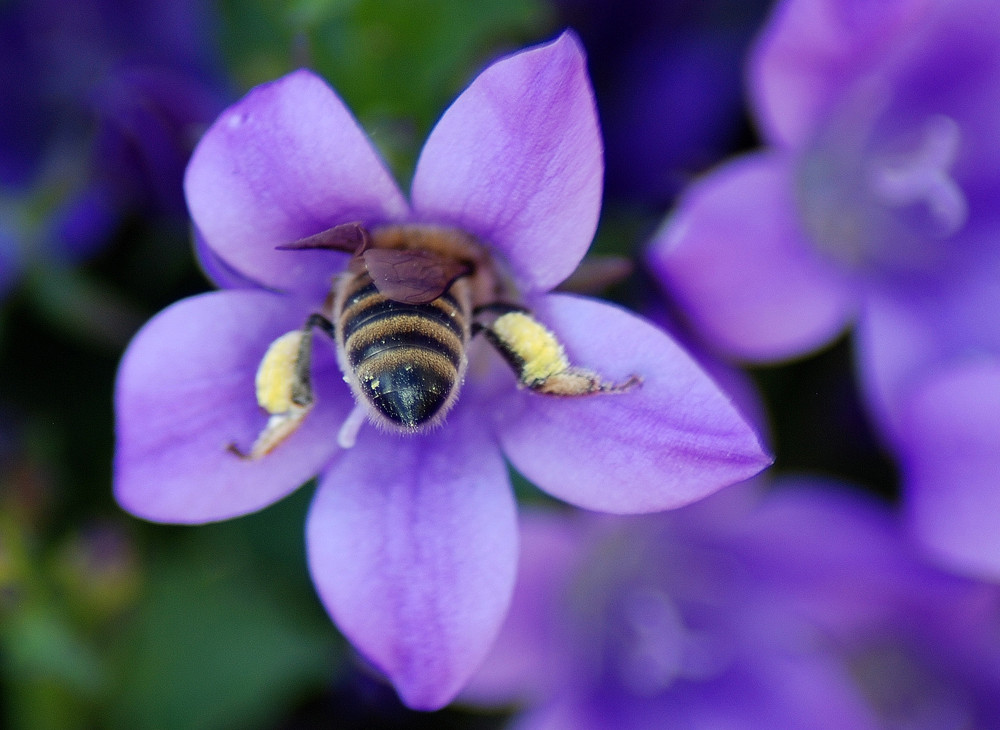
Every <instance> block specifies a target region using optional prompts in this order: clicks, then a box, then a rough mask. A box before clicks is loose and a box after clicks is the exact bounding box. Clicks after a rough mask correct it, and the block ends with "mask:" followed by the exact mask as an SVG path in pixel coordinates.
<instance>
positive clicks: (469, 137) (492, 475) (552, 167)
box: [115, 33, 769, 708]
mask: <svg viewBox="0 0 1000 730" xmlns="http://www.w3.org/2000/svg"><path fill="white" fill-rule="evenodd" d="M601 177H602V154H601V141H600V134H599V129H598V124H597V116H596V113H595V108H594V99H593V94H592V92H591V88H590V84H589V80H588V77H587V73H586V66H585V59H584V56H583V52H582V49H581V48H580V46H579V43H578V41H577V39H576V38H575V36H574V35H573V34H572V33H565V34H563V35H562V36H560V37H559V38H558V39H557V40H555V41H554V42H551V43H548V44H545V45H541V46H537V47H535V48H532V49H529V50H526V51H523V52H521V53H517V54H515V55H512V56H510V57H508V58H505V59H503V60H501V61H498V62H496V63H495V64H493V65H492V66H490V67H488V68H487V69H486V70H485V71H483V72H482V73H481V74H480V75H479V76H478V78H476V79H475V80H474V81H473V82H472V84H471V85H470V86H469V87H468V88H467V89H466V90H465V91H464V92H463V93H462V94H461V95H460V96H459V97H458V99H457V100H456V101H455V102H454V103H453V104H452V106H451V107H450V108H449V109H448V110H447V111H446V112H445V114H444V115H443V117H442V118H441V119H440V121H439V122H438V123H437V125H436V126H435V128H434V129H433V131H432V132H431V134H430V137H429V138H428V140H427V142H426V144H425V146H424V148H423V151H422V153H421V155H420V158H419V161H418V163H417V166H416V172H415V175H414V178H413V183H412V187H411V193H410V197H409V201H408V200H407V199H406V198H405V197H404V196H403V194H402V193H401V192H400V190H399V188H398V187H397V186H396V183H395V182H394V181H393V179H392V177H391V175H390V173H389V172H388V170H387V169H386V167H385V165H384V164H383V162H382V161H381V160H380V158H379V157H378V154H377V153H376V151H375V150H374V148H373V147H372V145H371V143H370V142H369V141H368V139H367V138H366V136H365V134H364V133H363V132H362V130H361V129H360V128H359V127H358V125H357V123H356V122H355V120H354V119H353V117H352V116H351V114H350V112H349V111H348V110H347V109H346V107H345V106H344V104H343V103H342V102H341V101H340V99H339V98H338V97H337V95H336V94H335V93H334V92H333V91H332V90H331V89H330V88H329V87H328V86H327V85H326V84H325V83H324V82H323V81H322V80H321V79H319V78H317V77H316V76H315V75H314V74H313V73H311V72H309V71H306V70H299V71H295V72H293V73H291V74H289V75H287V76H285V77H283V78H280V79H278V80H277V81H274V82H272V83H269V84H265V85H263V86H260V87H258V88H256V89H254V90H252V91H251V92H250V93H249V94H247V96H246V97H245V98H243V99H242V100H241V101H239V102H238V103H236V104H235V105H233V106H232V107H230V108H229V109H228V110H226V111H225V112H224V113H223V114H222V115H221V116H220V117H219V119H218V120H217V121H216V122H215V124H214V125H213V126H212V127H211V128H210V129H209V131H208V132H207V133H206V135H205V136H204V138H203V139H202V140H201V142H200V143H199V145H198V147H197V149H196V150H195V153H194V155H193V157H192V160H191V163H190V165H189V166H188V169H187V173H186V179H185V191H186V195H187V201H188V206H189V208H190V211H191V216H192V219H193V222H194V226H195V229H196V239H197V243H198V247H199V253H200V256H201V258H202V260H203V262H204V264H205V268H206V270H207V271H208V272H209V273H210V274H211V275H212V276H213V277H214V278H215V280H216V282H217V283H218V284H220V285H221V286H223V287H224V290H223V291H219V292H214V293H208V294H204V295H201V296H196V297H192V298H190V299H185V300H183V301H180V302H178V303H176V304H175V305H173V306H171V307H169V308H168V309H166V310H165V311H163V312H161V313H160V314H159V315H157V316H156V317H155V318H154V319H153V320H152V321H151V322H149V324H147V325H146V326H145V327H144V328H143V329H142V330H141V331H140V332H139V334H138V335H137V336H136V337H135V339H134V340H133V342H132V343H131V345H130V346H129V348H128V350H127V352H126V353H125V356H124V358H123V361H122V364H121V368H120V371H119V374H118V381H117V391H116V409H117V418H118V427H117V453H116V457H115V492H116V496H117V498H118V500H119V502H120V503H121V504H122V505H123V506H124V507H125V508H126V509H128V510H129V511H131V512H133V513H134V514H136V515H139V516H141V517H145V518H147V519H150V520H155V521H162V522H181V523H201V522H208V521H212V520H223V519H228V518H231V517H236V516H238V515H243V514H246V513H248V512H253V511H255V510H258V509H260V508H262V507H264V506H266V505H268V504H270V503H272V502H274V501H275V500H278V499H280V498H281V497H283V496H284V495H286V494H287V493H289V492H290V491H292V490H294V489H295V488H296V487H298V486H299V485H300V484H302V483H303V482H305V481H306V480H308V479H309V478H310V477H313V476H315V475H319V480H318V482H319V485H318V489H317V491H316V495H315V498H314V500H313V503H312V506H311V508H310V512H309V516H308V522H307V525H306V542H307V550H308V558H309V566H310V570H311V573H312V577H313V580H314V583H315V584H316V587H317V590H318V592H319V595H320V598H321V599H322V601H323V603H324V604H325V606H326V608H327V609H328V610H329V612H330V614H331V616H332V617H333V619H334V621H335V622H336V623H337V625H338V626H339V628H340V629H341V630H342V631H343V632H344V634H345V635H346V636H347V637H348V638H349V639H350V640H351V641H352V642H353V643H354V645H355V646H356V647H357V648H358V649H359V650H360V651H361V653H362V654H364V655H365V656H366V657H367V658H368V659H369V660H370V661H371V662H372V663H373V664H374V665H375V666H377V667H378V668H380V669H381V670H382V671H383V672H384V673H385V674H386V675H387V676H388V677H389V679H390V680H391V681H392V682H393V684H394V685H395V686H396V688H397V689H398V691H399V693H400V695H401V697H402V698H403V700H404V701H405V702H406V703H407V704H409V705H411V706H412V707H416V708H436V707H440V706H442V705H443V704H445V703H447V702H448V701H450V700H451V698H452V697H454V696H455V694H456V693H457V692H458V691H459V689H460V688H461V686H462V685H463V683H464V682H465V680H466V679H467V677H468V676H469V675H470V673H471V672H472V671H473V670H474V668H475V667H476V665H477V664H478V663H479V661H480V660H481V659H482V657H483V656H484V655H485V652H486V651H487V649H488V648H489V645H490V643H491V641H492V639H493V636H494V635H495V633H496V631H497V629H498V628H499V626H500V622H501V621H502V619H503V615H504V612H505V610H506V606H507V603H508V600H509V596H510V594H511V591H512V589H513V581H514V576H515V571H516V564H517V522H516V513H515V501H514V497H513V494H512V491H511V487H510V484H509V481H508V474H507V468H506V464H505V462H504V458H506V459H508V460H509V461H510V463H512V464H513V465H514V466H515V467H516V468H517V469H518V470H519V471H521V472H522V473H523V474H524V475H526V476H527V477H528V478H529V479H530V480H532V481H533V482H535V483H537V484H538V485H539V486H541V487H542V488H543V489H545V490H546V491H548V492H549V493H550V494H552V495H554V496H556V497H559V498H560V499H563V500H566V501H568V502H570V503H572V504H576V505H579V506H582V507H586V508H589V509H595V510H605V511H610V512H645V511H652V510H660V509H665V508H669V507H676V506H678V505H681V504H684V503H687V502H690V501H693V500H696V499H698V498H700V497H702V496H704V495H706V494H708V493H710V492H713V491H715V490H717V489H719V488H720V487H722V486H724V485H727V484H730V483H733V482H736V481H739V480H741V479H743V478H746V477H747V476H749V475H750V474H753V473H756V472H757V471H759V470H760V469H762V468H763V467H764V466H765V465H766V464H767V463H768V461H769V459H768V457H767V456H766V455H764V454H763V453H762V451H761V447H760V445H759V443H758V440H757V437H756V436H755V434H754V433H753V431H752V429H750V428H749V427H748V426H747V425H746V423H745V422H744V421H743V419H742V418H741V417H740V416H739V415H738V414H737V412H736V410H735V409H734V408H733V407H732V405H731V404H730V403H729V401H728V399H727V398H726V397H725V396H724V395H723V394H722V393H721V391H719V389H718V388H717V387H716V386H715V385H714V384H713V383H712V381H711V380H710V379H709V378H708V377H707V376H706V375H704V373H703V372H702V371H701V369H700V368H699V367H698V366H697V365H696V364H695V363H694V362H693V361H692V360H691V359H690V357H689V356H688V355H686V354H685V353H684V352H683V351H682V350H681V349H680V348H679V347H678V346H677V345H676V344H675V343H674V342H673V341H672V340H671V339H669V338H668V337H667V336H666V335H664V334H663V333H661V332H660V331H659V330H658V329H656V328H655V327H653V326H652V325H650V324H648V323H646V322H644V321H642V320H640V319H639V318H637V317H636V316H634V315H631V314H629V313H627V312H625V311H623V310H621V309H619V308H618V307H615V306H612V305H609V304H605V303H602V302H599V301H595V300H592V299H587V298H583V297H578V296H572V295H568V294H555V293H549V292H550V291H551V289H552V288H553V287H555V286H556V285H557V284H559V283H560V282H561V281H562V280H563V279H564V278H566V277H567V276H568V275H569V274H570V272H572V271H573V269H574V268H575V267H576V266H577V264H578V263H579V262H580V260H581V258H582V257H583V255H584V253H585V252H586V250H587V248H588V246H589V244H590V240H591V237H592V236H593V234H594V230H595V227H596V224H597V219H598V214H599V208H600V198H601ZM354 223H357V225H347V224H354ZM401 224H405V225H404V226H403V227H402V228H400V227H399V226H400V225H401ZM345 225H346V226H347V227H346V229H345V228H344V226H345ZM345 230H346V231H348V233H349V234H350V233H353V234H354V235H358V236H361V237H362V238H365V237H367V236H368V235H369V233H370V236H371V238H372V239H378V238H379V236H386V235H389V233H388V232H392V231H395V232H397V233H398V232H400V231H402V235H403V237H404V238H406V236H417V237H419V236H420V235H424V234H428V235H430V234H431V233H432V232H435V231H437V232H440V231H441V230H448V231H452V232H455V231H460V232H461V233H460V234H456V235H461V236H464V237H465V239H466V240H474V241H476V242H478V243H477V244H476V245H477V246H478V248H477V251H478V252H479V253H478V256H479V258H478V259H477V261H478V263H477V269H476V271H477V272H479V271H481V270H483V271H489V272H491V273H495V274H497V276H501V274H502V276H503V277H504V278H505V280H507V281H509V282H511V286H512V287H513V290H515V291H516V292H517V294H518V296H519V298H520V300H521V303H522V304H523V305H524V306H526V307H527V309H528V310H530V312H531V313H532V316H533V318H534V320H533V321H536V322H537V323H542V324H543V325H544V326H545V328H547V329H546V331H549V330H550V331H551V333H555V336H556V337H558V340H559V341H560V342H561V343H562V345H563V346H564V348H565V357H567V358H568V359H569V360H570V361H572V363H573V364H574V365H577V366H579V367H584V368H587V369H588V371H592V372H593V373H599V374H600V376H601V378H603V379H604V380H606V382H608V383H631V384H632V387H627V388H622V389H619V390H617V391H616V392H611V393H598V394H592V395H588V396H579V397H553V396H549V395H542V394H539V393H536V392H533V391H532V390H531V389H528V388H519V387H518V378H517V377H515V375H514V372H513V370H512V368H511V367H510V366H509V365H508V363H506V362H504V361H503V359H502V358H501V357H499V356H498V355H497V353H496V352H495V351H494V349H493V348H492V347H491V343H490V342H487V341H486V338H485V337H475V338H473V339H472V340H471V342H470V346H469V352H468V367H467V370H466V377H465V381H464V384H463V385H462V386H461V391H460V394H459V395H458V397H457V400H456V401H455V403H454V406H453V407H452V408H451V410H450V411H449V412H448V414H447V416H446V418H445V419H444V420H443V423H442V424H439V425H438V426H437V427H436V428H431V429H429V430H424V431H421V432H420V433H399V432H397V431H398V430H396V431H394V430H393V429H386V428H385V427H384V426H383V427H376V426H374V425H371V424H366V423H363V422H362V421H359V420H358V419H357V416H356V414H357V408H356V404H355V401H354V398H353V397H352V393H351V390H350V389H349V387H348V386H347V385H345V382H344V380H345V376H346V375H348V372H347V371H342V370H341V369H340V368H339V367H338V362H337V352H336V351H335V350H336V348H335V347H334V344H333V342H332V340H331V339H330V338H327V337H326V335H325V334H324V333H323V332H317V333H316V335H315V345H314V347H313V351H312V353H311V366H310V367H309V373H310V375H311V383H312V389H313V391H314V402H313V403H312V406H311V410H310V411H309V412H308V414H307V415H305V417H304V418H302V419H301V423H298V422H297V421H296V422H295V424H294V425H297V426H298V428H297V429H293V430H294V432H293V433H291V435H288V436H287V438H281V439H279V441H280V443H277V444H276V445H275V446H274V447H273V449H272V448H270V447H269V448H267V449H262V450H261V451H262V452H263V451H266V452H267V453H256V454H255V453H253V449H252V448H251V447H250V445H251V444H254V443H256V441H255V440H257V439H259V438H260V437H261V434H262V431H263V432H267V431H268V426H267V424H268V423H269V415H268V414H269V413H270V414H271V418H275V417H276V416H275V413H274V411H273V410H268V412H266V413H265V412H264V411H263V410H262V409H261V408H260V407H259V406H258V403H257V401H256V400H255V398H254V393H255V378H256V377H257V375H256V373H257V371H258V367H259V366H261V363H262V359H264V360H266V362H267V363H268V365H269V366H270V365H271V364H273V365H274V369H275V371H276V372H283V371H284V370H286V369H287V368H286V364H287V363H286V361H285V360H284V356H283V355H282V353H283V352H285V350H284V348H285V346H286V345H288V344H289V343H291V344H292V345H293V346H294V345H295V341H296V338H297V337H298V335H294V334H292V335H290V336H291V339H290V340H289V339H285V337H286V333H295V332H301V330H302V327H303V323H305V322H306V321H307V320H309V319H310V315H313V314H316V313H317V312H324V311H328V309H327V308H326V304H325V301H326V300H327V298H328V296H329V294H330V290H331V280H332V278H333V277H334V276H335V275H337V274H338V273H341V272H343V271H344V268H345V265H348V263H349V262H350V265H351V266H352V267H356V266H357V265H358V264H359V263H360V262H361V261H362V260H363V257H361V256H360V255H356V256H354V257H351V258H350V259H349V258H348V257H347V256H346V255H345V254H343V253H340V252H339V251H336V250H329V249H330V248H333V247H334V246H327V245H323V241H325V240H329V239H330V237H332V238H333V239H337V238H338V236H340V234H341V233H343V232H344V231H345ZM338 232H339V233H338ZM345 235H346V234H345ZM366 240H367V239H366ZM303 241H305V242H309V241H312V242H314V243H315V242H316V241H319V242H320V245H318V246H313V247H310V246H308V245H306V244H305V243H301V242H303ZM296 242H300V243H296ZM289 244H292V245H289ZM365 251H367V249H365ZM375 253H376V254H378V253H380V251H379V250H377V249H376V251H375ZM381 253H383V254H384V253H386V252H385V251H384V250H382V251H381ZM366 256H367V253H366ZM368 266H369V271H372V269H371V265H370V264H368ZM352 270H353V269H352ZM372 276H373V277H374V276H375V274H374V273H373V274H372ZM338 281H343V279H339V280H338ZM457 281H461V279H458V280H457ZM382 284H383V285H384V284H385V279H384V278H383V279H382ZM449 291H454V290H449ZM358 296H359V297H361V296H365V295H363V294H359V295H358ZM449 296H450V295H449ZM435 301H437V300H435ZM422 306H426V305H422ZM449 311H451V310H449ZM531 319H532V318H531V317H528V316H525V317H524V320H531ZM310 321H311V320H310ZM542 339H546V338H545V337H543V338H542ZM550 344H551V342H550ZM269 348H270V349H269ZM293 349H294V347H293ZM555 349H558V348H553V351H554V350H555ZM265 352H267V353H269V354H268V356H267V358H265ZM272 355H273V357H272ZM456 359H457V358H456ZM557 359H558V358H557ZM296 362H298V361H297V360H296ZM283 363H285V364H283ZM261 369H262V370H268V367H262V368H261ZM633 375H635V376H638V378H641V383H639V384H636V380H634V379H632V380H630V376H633ZM374 380H378V379H377V378H375V379H374ZM263 381H264V382H265V385H266V384H267V383H270V382H271V381H270V380H269V376H265V377H263ZM278 382H279V383H280V382H281V380H280V378H279V379H278ZM365 382H371V381H365ZM373 387H374V386H373ZM256 390H257V392H258V396H260V395H261V391H260V389H256ZM265 395H267V394H265ZM271 395H276V396H281V395H282V393H281V388H278V389H277V391H276V393H272V394H271ZM277 399H278V400H282V398H281V397H277ZM285 400H286V401H287V400H288V399H285ZM262 402H264V401H262ZM363 413H364V411H362V414H363ZM282 417H283V416H280V415H279V416H277V418H278V419H279V421H280V419H281V418H282ZM345 423H346V424H348V425H349V426H350V427H349V428H348V427H345ZM345 433H348V434H349V435H350V438H344V434H345ZM338 434H339V436H338ZM351 442H353V445H351ZM339 444H343V446H350V448H344V447H342V446H341V445H339ZM248 450H249V451H250V452H251V453H250V454H249V455H248V453H247V452H248ZM248 456H249V458H248Z"/></svg>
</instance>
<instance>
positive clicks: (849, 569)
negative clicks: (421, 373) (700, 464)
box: [464, 481, 1000, 729]
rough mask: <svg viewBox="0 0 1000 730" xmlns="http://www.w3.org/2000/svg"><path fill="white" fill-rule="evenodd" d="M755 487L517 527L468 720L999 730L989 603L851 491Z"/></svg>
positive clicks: (991, 593) (991, 597) (535, 519)
mask: <svg viewBox="0 0 1000 730" xmlns="http://www.w3.org/2000/svg"><path fill="white" fill-rule="evenodd" d="M758 487H759V485H756V486H751V485H744V486H743V487H734V488H732V489H729V490H726V491H724V492H722V493H719V494H717V495H714V496H713V497H710V498H709V499H707V500H704V501H703V502H701V503H699V504H696V505H691V506H689V507H685V508H684V509H681V510H678V511H675V512H672V513H669V514H661V515H650V516H643V517H639V518H610V517H600V516H596V515H568V514H560V513H556V512H552V511H549V512H536V513H529V514H526V515H524V517H523V525H522V535H523V542H522V553H521V561H522V564H521V569H520V571H519V579H518V586H517V589H516V591H515V595H514V601H513V604H512V608H511V612H510V614H509V616H508V619H507V622H506V624H505V626H504V628H503V629H502V631H501V635H500V639H499V641H498V642H497V643H496V645H495V648H494V650H493V652H492V653H491V655H490V657H489V658H488V659H487V661H486V663H485V664H484V666H483V669H482V670H481V671H480V672H479V673H478V675H477V676H476V677H475V678H474V679H473V681H472V683H471V684H470V686H469V688H468V690H467V691H466V693H465V694H464V698H465V699H466V701H470V702H477V703H486V704H491V703H497V702H499V703H511V702H515V703H517V705H519V706H524V707H525V708H526V709H525V711H524V712H523V713H522V714H521V715H520V716H519V717H518V718H517V719H516V720H515V722H514V723H513V726H514V727H518V728H553V729H554V728H571V727H572V728H611V727H635V728H639V727H664V726H668V725H669V726H671V727H678V728H689V727H690V728H694V727H704V726H705V725H706V724H709V723H715V724H719V723H723V724H725V725H726V726H727V727H734V728H758V727H775V726H781V727H795V728H821V727H831V728H834V727H835V728H876V727H904V726H905V727H926V728H939V727H959V726H963V725H967V726H988V725H989V724H990V723H991V722H993V721H994V718H995V717H996V712H997V710H998V709H1000V708H998V707H997V705H996V701H995V699H994V697H993V696H992V693H991V692H990V691H987V690H986V688H987V687H989V686H991V685H992V684H994V683H995V682H996V681H997V678H998V672H1000V664H998V662H997V661H996V658H995V650H996V647H995V646H994V644H995V637H994V636H993V631H992V628H991V626H992V625H993V623H994V622H995V619H996V611H997V599H998V594H997V589H996V588H995V587H994V586H989V585H986V584H977V583H974V582H971V581H965V580H961V579H957V578H954V577H951V576H949V575H947V574H945V573H941V572H938V571H935V570H934V569H932V568H929V567H927V566H926V565H924V564H922V563H921V562H920V561H919V559H918V558H917V557H916V556H915V554H914V552H913V551H912V549H911V548H910V546H909V545H908V544H907V542H906V540H905V538H904V537H903V534H902V532H901V531H900V530H899V529H898V522H897V521H896V520H895V519H894V518H893V516H891V515H890V514H889V513H888V511H887V510H885V508H884V506H882V505H878V504H877V503H875V502H873V501H870V500H868V499H866V498H862V497H860V496H859V495H857V494H856V493H853V492H850V491H848V490H847V489H845V488H838V487H836V486H835V485H832V484H829V483H824V484H819V483H815V482H814V483H808V482H802V481H799V482H797V483H794V484H793V483H791V482H789V483H785V484H781V485H775V487H774V488H773V489H774V491H772V492H771V493H768V494H763V493H762V491H761V490H760V489H759V488H758ZM848 535H849V536H850V538H849V539H847V540H845V539H842V538H843V537H845V536H848ZM945 636H948V638H947V639H945ZM942 641H944V643H945V644H947V645H948V649H947V650H946V651H943V652H941V651H936V652H934V653H928V649H929V648H930V647H936V646H940V643H939V642H942Z"/></svg>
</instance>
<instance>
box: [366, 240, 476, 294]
mask: <svg viewBox="0 0 1000 730" xmlns="http://www.w3.org/2000/svg"><path fill="white" fill-rule="evenodd" d="M361 258H363V259H364V261H365V265H366V266H367V267H368V275H369V276H371V278H372V281H373V282H375V286H376V287H377V288H378V290H379V291H380V292H381V293H382V294H384V295H385V296H386V297H388V298H389V299H393V300H395V301H397V302H402V303H403V304H426V303H427V302H432V301H434V300H435V299H437V298H438V297H439V296H441V295H442V294H444V293H445V292H446V291H447V290H448V287H450V286H451V285H452V284H453V283H454V281H455V279H457V278H459V277H460V276H465V275H466V274H468V273H470V272H471V270H472V269H471V267H470V266H469V265H468V264H465V263H462V262H461V261H455V260H454V259H450V258H447V257H444V256H440V255H438V254H435V253H432V252H430V251H422V250H419V249H396V248H370V249H367V250H366V251H365V252H364V253H362V254H361Z"/></svg>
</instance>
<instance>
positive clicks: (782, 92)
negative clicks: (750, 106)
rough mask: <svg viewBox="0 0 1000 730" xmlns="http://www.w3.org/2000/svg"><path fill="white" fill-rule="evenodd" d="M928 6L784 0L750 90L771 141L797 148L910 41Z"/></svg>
mask: <svg viewBox="0 0 1000 730" xmlns="http://www.w3.org/2000/svg"><path fill="white" fill-rule="evenodd" d="M934 5H935V3H934V2H928V0H880V1H879V2H871V1H870V0H807V1H803V0H784V2H780V3H778V4H777V5H776V7H775V9H774V11H773V12H772V15H771V18H770V20H769V21H768V22H767V24H766V25H765V27H764V30H763V31H762V32H761V35H760V37H759V39H758V41H757V44H756V47H755V48H754V50H753V52H752V53H751V55H750V62H749V83H748V87H749V89H750V93H751V97H752V100H753V102H754V107H755V111H756V117H757V120H758V122H759V124H760V126H761V127H762V131H763V133H764V137H765V139H766V140H767V141H768V142H771V143H773V144H778V145H785V146H789V147H794V146H799V145H802V144H804V143H806V142H807V141H809V138H810V137H811V135H812V134H813V133H814V132H815V129H816V126H817V125H818V124H819V123H821V122H822V121H823V116H824V113H826V112H829V111H830V108H831V106H832V105H833V104H835V103H836V101H837V99H838V98H839V97H840V96H841V95H842V94H843V93H844V91H845V89H846V88H847V87H848V86H849V85H850V84H852V83H854V82H855V81H856V80H857V79H858V77H859V76H861V75H863V74H864V73H866V71H868V70H869V69H870V68H871V67H872V66H873V65H874V64H877V63H879V62H881V61H882V60H884V57H885V56H887V55H889V54H890V53H892V52H893V51H894V50H896V49H898V48H900V47H901V46H902V45H904V44H905V43H906V42H908V41H910V40H911V39H912V35H913V32H914V28H915V27H917V26H919V24H920V23H921V22H922V21H923V20H924V19H925V18H926V16H927V14H928V13H927V11H928V10H930V9H931V8H932V7H933V6H934Z"/></svg>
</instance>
